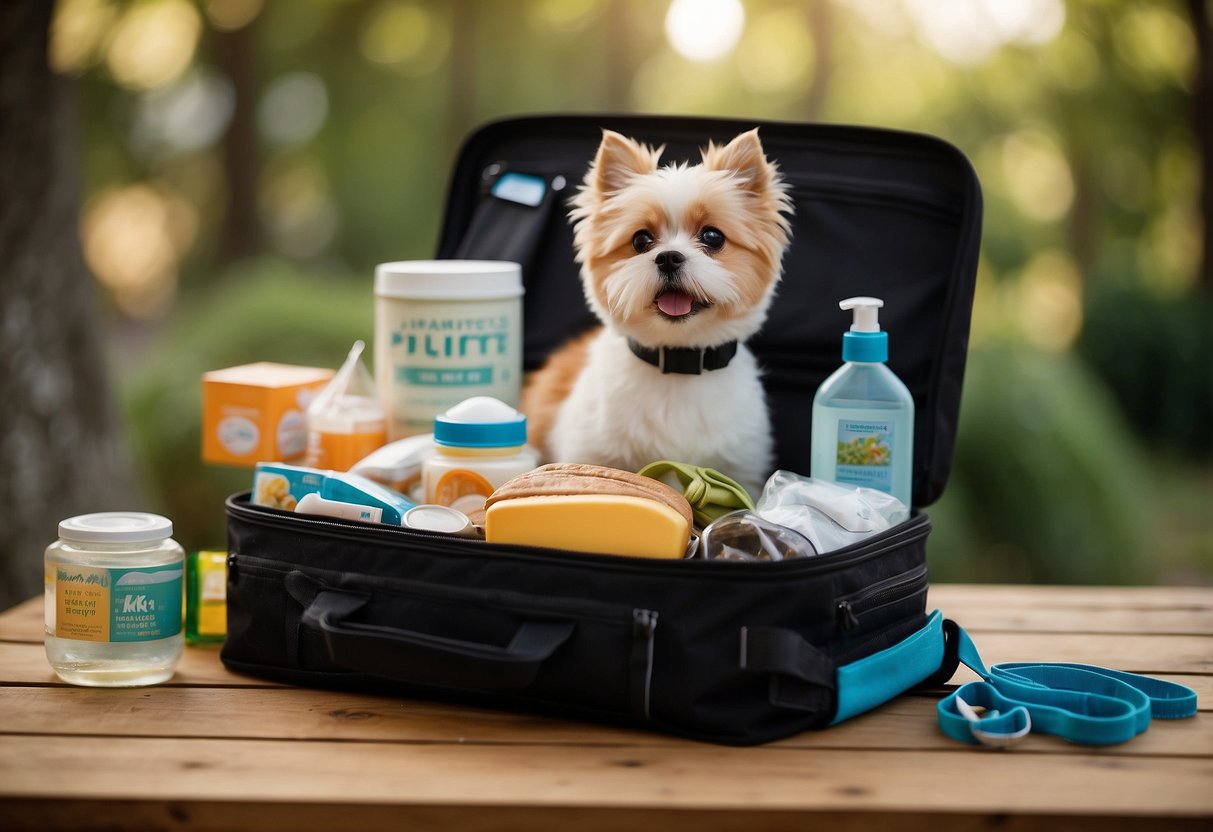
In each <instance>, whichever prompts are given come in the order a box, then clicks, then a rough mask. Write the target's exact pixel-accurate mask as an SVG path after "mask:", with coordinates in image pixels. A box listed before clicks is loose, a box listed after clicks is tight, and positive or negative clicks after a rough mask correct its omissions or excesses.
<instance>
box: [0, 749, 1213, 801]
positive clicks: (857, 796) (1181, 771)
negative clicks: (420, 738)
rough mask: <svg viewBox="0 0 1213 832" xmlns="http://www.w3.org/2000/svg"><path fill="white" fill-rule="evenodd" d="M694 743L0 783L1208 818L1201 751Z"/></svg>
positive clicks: (354, 758) (42, 753)
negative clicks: (893, 749)
mask: <svg viewBox="0 0 1213 832" xmlns="http://www.w3.org/2000/svg"><path fill="white" fill-rule="evenodd" d="M702 751H703V748H702V746H696V747H695V753H688V749H687V748H686V747H680V746H669V747H661V746H618V747H595V746H564V745H555V746H542V747H537V746H518V745H481V746H475V747H472V748H469V747H468V746H466V745H457V744H447V743H440V744H398V743H345V742H321V741H294V742H289V741H280V740H212V739H196V740H192V741H190V742H188V743H185V742H181V741H180V740H177V739H159V738H154V739H148V738H141V737H134V738H127V739H124V740H123V741H121V742H115V741H114V740H113V739H112V738H110V737H46V736H37V737H32V736H22V735H5V736H0V770H3V771H4V772H5V777H4V779H3V781H0V795H17V796H22V797H45V798H48V799H62V795H63V793H64V788H65V785H66V784H71V791H72V794H73V795H74V796H76V797H80V798H84V799H90V798H92V799H135V798H138V799H144V800H148V799H151V800H199V799H205V798H207V797H211V798H215V797H220V796H221V797H223V798H224V799H227V800H235V801H259V800H277V801H298V802H303V803H306V802H308V801H318V802H352V803H364V802H369V803H387V804H391V803H413V804H418V805H447V804H460V805H467V806H476V805H480V806H519V805H531V806H574V807H583V808H586V807H627V808H631V809H644V808H667V809H670V808H684V807H685V808H691V809H732V810H739V809H753V810H777V809H787V810H804V809H812V810H813V811H818V812H820V811H834V810H842V809H848V808H851V809H854V808H856V807H861V808H864V809H867V810H880V811H913V810H922V809H926V808H928V807H930V806H931V805H932V804H934V805H935V806H936V808H938V806H939V805H940V804H941V803H946V805H947V806H948V807H950V808H951V809H952V810H953V811H962V812H963V811H982V812H993V813H1003V812H1008V813H1009V812H1030V813H1050V812H1064V813H1094V814H1117V815H1129V816H1132V815H1155V814H1164V812H1163V809H1164V807H1165V814H1168V815H1174V816H1177V817H1201V816H1206V815H1208V816H1213V789H1210V788H1209V784H1210V783H1213V760H1210V759H1208V758H1201V759H1196V760H1193V759H1189V758H1179V759H1177V758H1170V757H1161V758H1160V757H1116V758H1108V757H1104V756H1100V755H1093V754H1087V753H1074V754H1068V755H1049V754H1030V753H1029V754H1020V753H1010V754H999V753H997V752H982V751H980V750H978V751H974V750H970V749H967V748H963V749H959V750H953V751H901V752H897V753H889V752H885V751H880V750H839V751H834V750H822V749H794V748H778V749H774V748H770V747H759V748H716V747H714V748H712V749H711V753H702ZM978 755H980V756H978ZM98 760H105V762H106V764H105V765H103V766H98V765H97V761H98ZM975 766H980V774H981V776H980V777H975V776H974V767H975ZM48 772H54V773H55V776H54V777H48V776H47V773H48ZM741 775H744V776H741ZM941 789H946V794H945V793H941Z"/></svg>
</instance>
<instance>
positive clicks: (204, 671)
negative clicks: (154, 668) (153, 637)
mask: <svg viewBox="0 0 1213 832" xmlns="http://www.w3.org/2000/svg"><path fill="white" fill-rule="evenodd" d="M64 684H66V683H64V682H62V681H60V680H59V677H58V676H56V675H55V671H53V670H51V666H50V664H49V663H48V662H47V660H46V650H45V648H44V647H43V646H42V642H41V641H39V642H38V643H36V644H35V643H29V642H12V641H8V642H0V685H64ZM164 684H165V685H166V686H180V685H193V686H205V687H267V686H268V687H281V686H280V685H278V683H276V682H270V681H266V680H265V679H258V678H255V677H253V676H243V675H241V674H238V673H232V672H231V671H229V670H227V669H226V668H224V666H223V665H222V663H220V661H219V652H218V651H217V650H216V649H214V648H211V647H208V648H193V647H187V648H186V649H185V651H184V652H183V653H182V654H181V662H180V664H178V665H177V672H176V673H175V674H174V675H173V678H172V679H170V680H169V681H168V682H165V683H164Z"/></svg>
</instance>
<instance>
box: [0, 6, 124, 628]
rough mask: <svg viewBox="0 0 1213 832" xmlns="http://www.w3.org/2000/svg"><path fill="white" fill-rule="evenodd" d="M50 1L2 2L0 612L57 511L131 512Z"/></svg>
mask: <svg viewBox="0 0 1213 832" xmlns="http://www.w3.org/2000/svg"><path fill="white" fill-rule="evenodd" d="M52 10H53V4H51V3H49V2H43V0H19V2H6V3H2V4H0V403H2V404H0V608H3V607H8V606H11V605H12V604H14V603H16V602H18V601H21V600H24V599H26V598H29V597H31V596H33V595H37V594H39V593H40V592H41V591H42V564H41V561H42V550H43V549H44V548H45V546H46V545H47V544H48V543H51V542H52V541H53V540H54V539H55V537H56V529H57V525H58V521H60V520H62V519H63V518H65V517H69V516H72V515H74V514H81V513H84V512H89V511H102V510H106V509H114V508H119V507H122V508H128V509H129V508H137V507H138V497H137V494H136V491H135V484H134V483H135V481H134V477H133V473H132V470H131V465H130V461H129V459H128V457H127V456H126V454H125V453H124V447H123V442H122V440H121V433H122V431H121V423H120V421H119V419H118V418H117V415H116V413H115V409H114V407H113V403H112V400H111V397H110V393H109V385H108V382H107V377H106V371H107V368H106V364H105V355H106V350H105V344H104V340H103V338H102V333H101V330H100V317H99V312H98V303H97V297H96V289H95V286H94V284H93V281H92V280H91V279H90V277H89V274H88V271H87V269H86V267H85V265H84V259H83V256H82V253H81V249H80V242H79V237H78V233H77V212H78V208H79V193H78V182H77V180H78V159H79V152H78V148H77V146H76V143H77V141H78V140H79V135H80V130H79V128H78V125H77V124H76V122H75V106H74V100H73V98H72V87H71V85H70V83H69V82H68V81H66V80H64V79H62V78H58V77H55V76H53V75H52V74H51V71H50V68H49V67H48V65H47V39H48V31H49V26H50V19H51V14H52Z"/></svg>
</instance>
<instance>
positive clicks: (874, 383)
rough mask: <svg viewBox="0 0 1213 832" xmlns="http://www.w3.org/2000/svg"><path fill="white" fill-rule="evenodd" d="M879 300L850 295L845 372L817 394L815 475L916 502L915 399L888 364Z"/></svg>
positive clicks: (844, 339) (812, 460)
mask: <svg viewBox="0 0 1213 832" xmlns="http://www.w3.org/2000/svg"><path fill="white" fill-rule="evenodd" d="M883 305H884V301H882V300H880V299H879V298H867V297H858V298H848V299H847V300H844V301H842V302H841V303H839V306H840V307H841V308H842V309H853V310H854V322H853V323H852V324H851V329H850V331H848V332H845V333H843V336H842V359H843V361H844V362H845V363H844V364H843V365H842V366H841V367H839V368H838V369H837V370H835V371H834V373H833V374H832V375H831V376H830V377H829V378H827V379H826V380H825V381H824V382H822V384H821V387H819V388H818V389H817V394H816V396H814V397H813V433H812V443H811V451H810V460H809V465H810V470H811V471H812V476H813V477H815V478H816V479H821V480H828V481H830V482H837V483H842V484H845V485H858V486H864V487H867V488H875V489H877V490H878V491H884V492H885V493H887V494H892V495H893V496H894V497H896V498H897V499H899V500H901V502H903V503H904V504H905V505H906V506H910V505H912V503H911V496H912V495H911V489H912V486H913V467H914V465H913V463H914V398H913V396H911V395H910V391H909V390H908V389H907V388H906V386H905V384H903V383H902V381H901V379H899V378H898V377H897V376H896V375H895V374H894V373H893V371H892V370H890V369H889V368H888V366H887V365H886V364H885V363H884V362H885V361H887V360H888V357H889V337H888V333H885V332H881V331H880V324H879V322H878V320H877V315H878V312H877V310H879V309H880V307H882V306H883Z"/></svg>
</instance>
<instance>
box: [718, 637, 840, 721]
mask: <svg viewBox="0 0 1213 832" xmlns="http://www.w3.org/2000/svg"><path fill="white" fill-rule="evenodd" d="M739 664H740V666H741V667H742V668H743V669H744V670H749V671H753V672H756V673H769V674H770V677H771V681H770V693H769V698H770V701H771V704H772V705H775V706H778V707H782V708H794V709H796V710H802V711H809V712H813V713H819V714H829V713H832V712H833V710H834V692H835V690H836V689H837V682H836V676H835V666H834V662H833V661H832V660H831V659H830V658H829V656H827V655H825V654H824V653H822V652H821V651H820V650H818V649H817V648H816V647H814V646H813V645H812V644H810V643H809V642H808V641H806V640H805V639H804V638H803V637H802V636H801V635H800V634H799V633H796V632H794V631H792V630H785V629H783V628H781V627H743V628H742V629H741V656H740V661H739Z"/></svg>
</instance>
